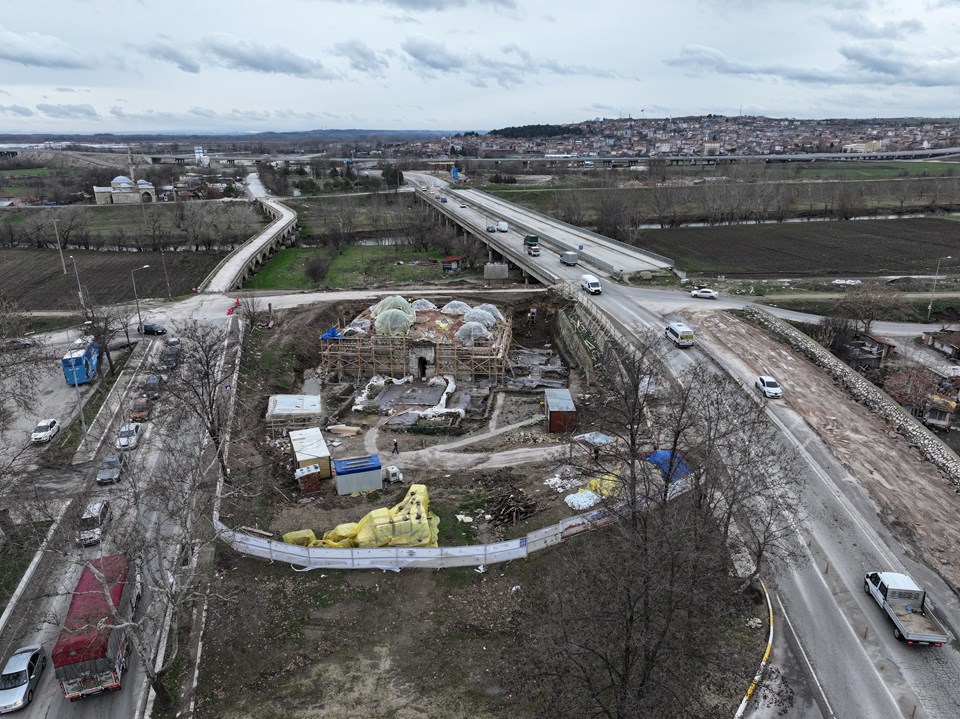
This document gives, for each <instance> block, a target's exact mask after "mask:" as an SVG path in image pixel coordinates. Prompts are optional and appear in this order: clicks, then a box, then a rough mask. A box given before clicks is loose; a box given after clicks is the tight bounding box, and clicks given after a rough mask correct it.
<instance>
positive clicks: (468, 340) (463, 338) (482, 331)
mask: <svg viewBox="0 0 960 719" xmlns="http://www.w3.org/2000/svg"><path fill="white" fill-rule="evenodd" d="M491 336H492V335H491V334H490V331H489V330H488V329H487V328H486V327H484V326H483V325H482V324H480V323H479V322H467V323H466V324H465V325H464V326H463V327H461V328H460V329H458V330H457V331H456V333H455V334H454V335H453V338H454V339H455V340H456V341H457V342H459V343H460V344H462V345H463V346H464V347H472V346H473V343H474V342H475V341H476V340H488V339H490V337H491Z"/></svg>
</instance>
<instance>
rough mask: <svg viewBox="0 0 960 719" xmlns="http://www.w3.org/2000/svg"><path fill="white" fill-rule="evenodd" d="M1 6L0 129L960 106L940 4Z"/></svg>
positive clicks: (462, 125)
mask: <svg viewBox="0 0 960 719" xmlns="http://www.w3.org/2000/svg"><path fill="white" fill-rule="evenodd" d="M3 6H4V7H3V13H2V14H0V133H2V132H31V131H32V132H84V133H86V132H142V131H210V132H222V131H228V132H247V131H251V132H256V131H263V130H275V131H286V130H308V129H332V128H370V129H380V128H383V129H427V130H488V129H492V128H497V127H504V126H507V125H522V124H530V123H557V122H576V121H580V120H585V119H590V118H594V117H621V116H622V117H626V116H633V117H640V116H645V117H664V116H675V115H686V114H701V113H710V112H712V113H719V114H728V115H735V114H737V113H740V112H742V113H744V114H762V115H768V116H774V117H798V118H815V117H877V116H881V117H895V116H957V115H958V114H960V42H958V41H957V38H958V37H960V0H593V1H592V2H591V1H590V0H262V1H261V2H253V1H252V0H233V1H232V2H213V1H212V0H191V1H190V2H185V1H183V0H126V2H119V1H118V0H84V2H78V0H33V1H26V2H24V1H20V2H12V1H10V0H8V2H5V3H3Z"/></svg>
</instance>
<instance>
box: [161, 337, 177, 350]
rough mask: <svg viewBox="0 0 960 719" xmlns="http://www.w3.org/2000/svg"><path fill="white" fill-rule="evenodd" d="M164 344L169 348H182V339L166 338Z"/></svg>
mask: <svg viewBox="0 0 960 719" xmlns="http://www.w3.org/2000/svg"><path fill="white" fill-rule="evenodd" d="M163 344H165V345H167V347H179V346H180V338H179V337H172V336H171V337H165V338H164V340H163Z"/></svg>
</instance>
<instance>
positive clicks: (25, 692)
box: [0, 644, 47, 714]
mask: <svg viewBox="0 0 960 719" xmlns="http://www.w3.org/2000/svg"><path fill="white" fill-rule="evenodd" d="M46 667H47V653H46V652H45V651H44V650H43V647H42V646H41V645H39V644H34V645H32V646H29V647H20V648H19V649H15V650H14V652H13V654H11V655H10V658H9V659H7V663H6V664H5V665H4V667H3V672H0V714H6V713H7V712H12V711H16V710H17V709H23V708H24V707H25V706H27V704H29V703H30V702H32V701H33V693H34V691H35V690H36V688H37V685H38V684H39V683H40V675H41V674H43V670H44V669H46Z"/></svg>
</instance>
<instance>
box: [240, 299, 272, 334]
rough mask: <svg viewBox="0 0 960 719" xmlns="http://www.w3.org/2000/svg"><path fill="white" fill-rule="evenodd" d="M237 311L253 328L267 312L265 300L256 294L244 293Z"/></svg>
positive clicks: (248, 325)
mask: <svg viewBox="0 0 960 719" xmlns="http://www.w3.org/2000/svg"><path fill="white" fill-rule="evenodd" d="M237 312H238V314H239V315H240V318H241V319H242V320H243V321H244V322H245V323H246V325H247V327H248V328H250V329H253V328H254V327H256V326H257V322H259V321H260V318H261V317H263V314H264V312H265V308H264V306H263V300H261V299H260V298H259V297H257V296H256V295H244V296H243V297H242V298H240V307H239V308H237Z"/></svg>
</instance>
